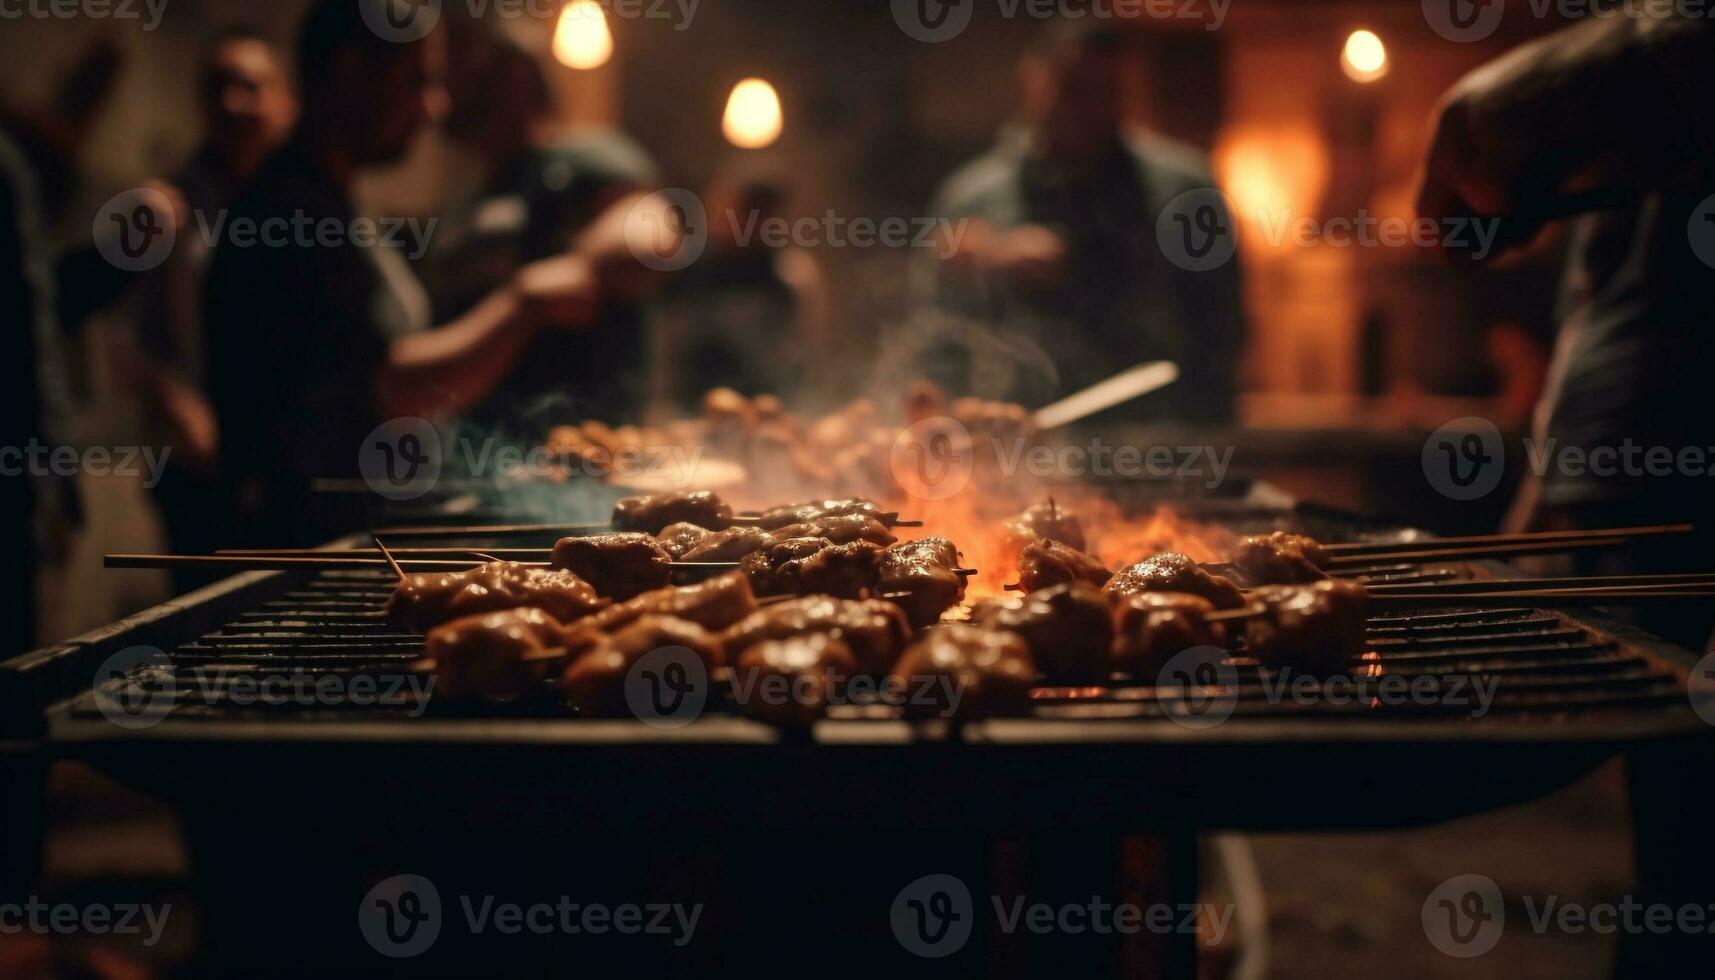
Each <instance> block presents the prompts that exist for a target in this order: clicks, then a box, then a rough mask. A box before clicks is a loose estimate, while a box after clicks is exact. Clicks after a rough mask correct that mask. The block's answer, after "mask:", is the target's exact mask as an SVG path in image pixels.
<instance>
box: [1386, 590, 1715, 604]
mask: <svg viewBox="0 0 1715 980" xmlns="http://www.w3.org/2000/svg"><path fill="white" fill-rule="evenodd" d="M1687 599H1693V600H1708V599H1715V590H1707V589H1705V590H1699V591H1680V590H1678V589H1674V588H1668V589H1645V588H1637V589H1526V590H1523V591H1519V592H1463V593H1451V592H1430V593H1422V594H1416V595H1402V594H1399V593H1387V594H1384V595H1376V596H1371V597H1370V601H1371V602H1373V603H1379V604H1381V605H1411V606H1483V605H1490V604H1494V603H1499V604H1501V605H1503V606H1630V605H1638V604H1642V603H1645V602H1658V601H1674V602H1680V601H1684V600H1687Z"/></svg>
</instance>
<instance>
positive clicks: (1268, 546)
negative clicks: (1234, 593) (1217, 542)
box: [1233, 531, 1328, 585]
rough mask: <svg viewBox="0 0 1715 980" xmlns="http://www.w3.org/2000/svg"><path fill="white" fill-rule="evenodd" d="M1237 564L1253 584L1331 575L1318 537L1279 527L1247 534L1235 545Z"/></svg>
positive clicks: (1304, 580)
mask: <svg viewBox="0 0 1715 980" xmlns="http://www.w3.org/2000/svg"><path fill="white" fill-rule="evenodd" d="M1233 564H1235V565H1237V566H1238V567H1239V569H1240V570H1241V571H1243V572H1244V573H1245V576H1246V577H1247V578H1249V579H1250V582H1251V584H1253V585H1302V584H1305V583H1308V582H1320V581H1322V580H1323V579H1325V578H1327V577H1328V573H1327V572H1326V571H1325V569H1326V568H1327V567H1328V553H1327V552H1326V551H1323V550H1322V546H1321V545H1320V544H1317V543H1316V540H1315V539H1314V538H1308V537H1305V536H1304V535H1302V534H1289V533H1287V532H1286V531H1276V532H1274V533H1273V534H1268V535H1261V536H1258V537H1250V538H1244V539H1242V540H1241V541H1239V544H1238V547H1237V548H1235V549H1233Z"/></svg>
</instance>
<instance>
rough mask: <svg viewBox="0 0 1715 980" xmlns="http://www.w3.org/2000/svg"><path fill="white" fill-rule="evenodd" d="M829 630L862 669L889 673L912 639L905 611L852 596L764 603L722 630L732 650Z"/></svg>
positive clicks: (731, 652) (724, 641) (723, 644)
mask: <svg viewBox="0 0 1715 980" xmlns="http://www.w3.org/2000/svg"><path fill="white" fill-rule="evenodd" d="M815 633H826V634H827V635H829V636H832V637H835V638H836V639H838V640H840V641H841V642H843V643H845V645H846V646H847V647H849V648H850V649H851V653H852V656H853V657H854V658H856V660H857V669H858V671H859V672H861V673H864V674H873V675H880V674H885V673H887V669H888V668H889V667H891V666H893V662H894V661H895V660H897V659H899V653H900V651H901V650H903V649H904V648H905V644H906V643H908V642H910V640H911V626H910V624H909V623H907V622H906V621H905V615H904V614H903V613H901V612H900V611H899V608H898V607H897V606H895V605H893V604H892V603H889V602H881V601H878V600H874V599H871V600H867V601H863V602H854V601H852V600H850V599H835V598H832V597H830V596H823V595H813V596H804V597H803V598H799V599H788V600H786V601H785V602H778V603H775V604H773V605H770V606H764V607H762V608H761V609H758V610H757V611H756V612H753V613H751V614H750V615H749V616H746V617H744V618H743V619H741V620H739V621H738V622H737V623H734V624H733V625H732V626H730V627H728V628H727V629H726V631H725V632H723V633H722V634H721V637H720V639H721V647H722V648H723V649H724V650H726V651H727V653H728V654H729V655H734V656H736V655H738V654H742V653H743V652H744V651H745V650H747V649H749V648H751V647H753V646H755V645H756V644H758V643H761V642H762V641H764V640H782V639H786V638H787V637H792V636H805V635H810V634H815Z"/></svg>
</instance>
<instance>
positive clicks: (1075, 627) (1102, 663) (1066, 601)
mask: <svg viewBox="0 0 1715 980" xmlns="http://www.w3.org/2000/svg"><path fill="white" fill-rule="evenodd" d="M971 622H972V623H975V624H976V625H978V626H981V627H983V628H984V629H993V630H1005V631H1006V632H1009V633H1016V634H1018V636H1019V637H1021V638H1022V639H1023V640H1024V642H1025V643H1026V644H1028V645H1029V647H1030V656H1031V659H1033V660H1034V661H1036V666H1037V668H1039V669H1040V670H1041V671H1042V675H1043V676H1044V677H1045V678H1047V680H1048V683H1050V684H1098V683H1101V682H1102V681H1104V680H1106V679H1107V676H1108V654H1109V651H1110V650H1111V649H1112V648H1113V643H1114V623H1113V614H1112V613H1111V612H1110V611H1109V609H1108V603H1107V600H1106V599H1104V598H1102V594H1101V593H1100V592H1098V591H1096V590H1095V589H1093V588H1091V587H1090V586H1088V585H1085V584H1083V583H1069V584H1066V585H1056V586H1053V587H1052V588H1047V589H1042V590H1040V591H1037V592H1032V593H1030V594H1029V595H1023V596H1008V597H1006V598H1001V599H989V600H986V601H984V602H981V603H978V604H977V605H976V607H975V608H973V609H972V610H971Z"/></svg>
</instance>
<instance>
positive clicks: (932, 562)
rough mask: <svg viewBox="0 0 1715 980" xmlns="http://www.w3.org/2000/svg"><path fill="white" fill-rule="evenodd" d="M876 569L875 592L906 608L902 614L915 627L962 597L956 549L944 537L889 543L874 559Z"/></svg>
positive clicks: (926, 623)
mask: <svg viewBox="0 0 1715 980" xmlns="http://www.w3.org/2000/svg"><path fill="white" fill-rule="evenodd" d="M875 571H876V579H875V594H876V595H877V596H879V597H881V598H884V599H886V600H888V601H889V602H892V603H895V604H896V605H898V606H899V608H901V609H903V610H905V618H906V619H908V620H910V621H911V625H912V626H913V627H915V628H918V629H921V628H923V627H924V626H928V625H929V624H931V623H934V622H936V621H938V620H939V619H940V618H941V614H942V613H944V612H946V611H947V610H948V609H951V608H952V607H954V606H956V605H958V604H959V602H960V601H961V600H963V599H964V598H965V577H964V576H963V575H960V574H959V549H958V548H957V547H955V546H954V545H953V542H951V541H948V540H947V539H946V538H941V537H928V538H917V539H916V540H914V541H901V542H900V543H898V544H895V545H890V546H889V547H887V548H885V549H883V550H882V552H881V555H880V557H879V558H878V559H877V560H876V568H875Z"/></svg>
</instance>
